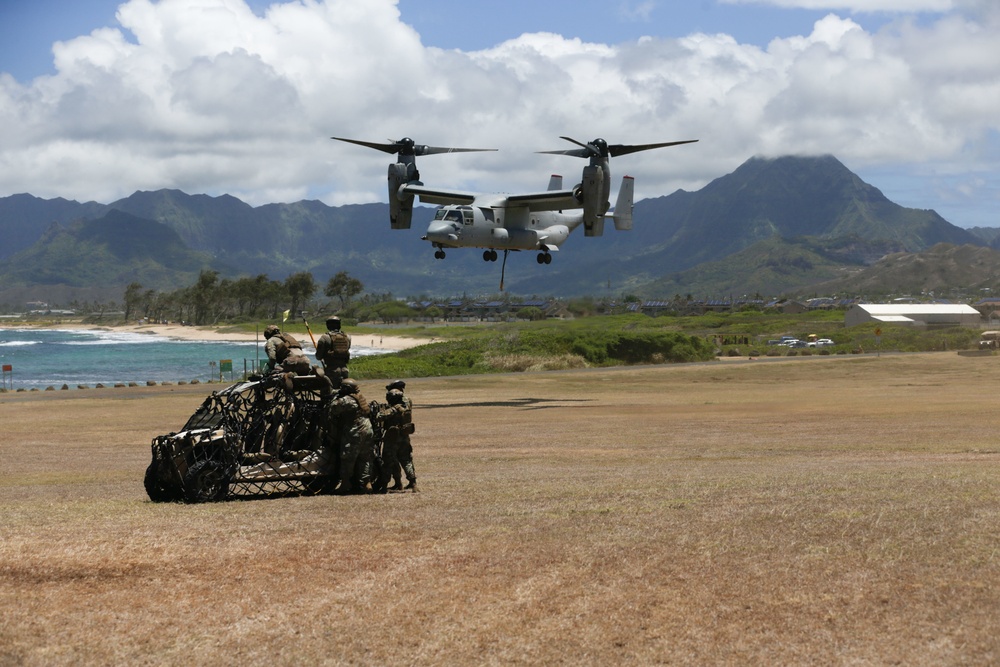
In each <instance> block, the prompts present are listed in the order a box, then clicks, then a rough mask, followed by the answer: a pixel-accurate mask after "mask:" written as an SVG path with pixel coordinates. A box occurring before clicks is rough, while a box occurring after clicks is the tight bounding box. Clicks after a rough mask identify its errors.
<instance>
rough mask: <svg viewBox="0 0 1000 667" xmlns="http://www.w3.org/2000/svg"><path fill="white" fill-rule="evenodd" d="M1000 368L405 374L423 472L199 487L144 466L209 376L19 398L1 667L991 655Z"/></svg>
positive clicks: (821, 362)
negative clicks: (211, 497)
mask: <svg viewBox="0 0 1000 667" xmlns="http://www.w3.org/2000/svg"><path fill="white" fill-rule="evenodd" d="M998 375H1000V357H990V358H965V357H959V356H957V355H955V354H953V353H941V354H922V355H907V356H891V357H882V358H881V359H875V358H872V357H864V358H859V357H814V358H811V359H791V360H773V361H772V360H758V361H754V362H746V361H741V360H740V361H725V362H717V363H714V364H709V365H695V366H657V367H644V368H628V369H613V370H606V369H605V370H589V369H588V370H581V371H569V372H560V373H537V374H522V375H510V376H472V377H463V378H452V379H433V380H414V381H412V382H411V383H408V393H410V394H411V396H412V398H413V399H414V401H415V403H416V408H415V420H416V422H417V433H416V434H415V435H414V436H413V439H414V444H415V449H416V452H415V457H416V465H417V470H418V473H419V475H420V486H421V488H422V492H421V493H419V494H396V495H389V496H368V497H349V498H340V497H331V496H320V497H311V498H287V499H272V500H259V501H246V502H228V503H220V504H212V505H199V506H192V505H157V504H153V503H150V502H148V501H147V500H146V497H145V494H144V492H143V489H142V481H141V480H142V472H143V470H144V468H145V466H146V464H147V462H148V458H149V446H148V442H149V440H150V438H151V437H152V436H153V435H156V434H158V433H162V432H166V431H169V430H172V429H175V428H177V427H178V426H179V425H180V424H181V423H183V421H184V419H185V418H186V417H187V415H188V414H189V413H190V412H191V411H192V410H193V409H194V408H195V407H196V406H197V404H198V403H199V401H200V398H201V396H202V394H203V393H204V392H205V388H204V387H201V388H198V387H175V388H171V389H170V390H167V389H161V388H155V389H146V388H141V389H131V390H101V392H103V393H99V392H98V391H90V392H69V393H68V394H67V393H66V392H59V393H57V394H56V395H53V394H34V395H28V394H14V395H12V394H6V395H3V396H0V424H2V427H0V428H2V431H3V432H2V434H0V437H2V447H0V452H2V453H0V510H2V512H3V517H2V518H3V520H2V523H0V538H2V541H0V609H3V612H2V616H0V664H3V665H6V664H14V665H20V664H24V665H58V664H166V665H171V664H177V665H180V664H189V663H197V664H237V663H238V664H252V663H254V662H260V663H262V664H275V665H286V664H287V665H292V664H296V665H297V664H300V663H303V662H304V663H306V664H340V663H348V664H351V663H353V664H377V663H381V662H384V663H389V664H414V663H420V664H511V663H518V664H519V663H534V664H560V663H565V664H580V663H582V664H615V663H633V664H647V663H666V664H734V665H736V664H817V665H826V664H851V665H855V664H861V665H865V664H876V665H884V664H907V665H940V664H990V663H994V664H995V663H996V662H998V661H1000V638H998V633H997V631H996V629H997V625H998V619H1000V595H998V594H997V591H998V590H1000V562H998V561H1000V559H998V554H997V552H998V548H1000V536H998V531H997V523H998V500H1000V465H998V464H1000V445H998V444H997V430H998V429H997V427H998V418H997V416H996V398H995V391H996V389H995V387H996V378H997V377H998ZM378 388H379V389H381V387H380V386H379V387H378ZM372 393H379V392H378V391H375V390H373V391H372Z"/></svg>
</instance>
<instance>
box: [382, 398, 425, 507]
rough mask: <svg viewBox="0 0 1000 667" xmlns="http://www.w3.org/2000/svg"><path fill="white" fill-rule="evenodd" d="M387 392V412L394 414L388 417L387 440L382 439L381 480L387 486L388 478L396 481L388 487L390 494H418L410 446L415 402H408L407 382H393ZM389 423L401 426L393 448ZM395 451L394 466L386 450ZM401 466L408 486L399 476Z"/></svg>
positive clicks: (394, 439) (397, 429)
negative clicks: (396, 492) (400, 492)
mask: <svg viewBox="0 0 1000 667" xmlns="http://www.w3.org/2000/svg"><path fill="white" fill-rule="evenodd" d="M385 388H386V390H387V392H386V395H385V399H386V401H387V402H388V404H387V405H386V410H385V411H383V414H384V413H385V412H390V411H391V415H392V416H391V417H389V416H387V418H386V419H387V421H386V425H385V428H386V437H385V438H384V440H383V445H382V470H383V472H382V480H384V482H385V483H386V484H388V483H389V477H388V475H391V476H392V478H393V485H392V486H391V487H389V490H390V491H401V490H403V489H404V488H406V489H412V490H413V491H414V493H416V491H417V473H416V471H415V470H414V468H413V445H412V444H410V434H411V433H413V431H414V427H413V401H411V400H410V399H409V397H407V396H406V395H405V394H403V390H404V389H405V388H406V383H405V382H403V381H402V380H396V381H394V382H390V383H389V384H387V385H386V386H385ZM390 421H395V422H396V423H397V424H398V427H397V428H396V429H395V431H394V432H393V433H392V436H391V445H390V435H389V433H390V431H389V423H390ZM390 448H391V449H392V456H393V458H395V459H396V461H395V462H393V463H391V464H390V463H388V462H387V461H386V453H385V450H386V449H390ZM400 467H402V469H403V472H405V473H406V481H407V484H406V486H405V487H404V486H402V479H401V477H400V474H399V469H400Z"/></svg>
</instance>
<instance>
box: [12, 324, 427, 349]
mask: <svg viewBox="0 0 1000 667" xmlns="http://www.w3.org/2000/svg"><path fill="white" fill-rule="evenodd" d="M24 327H29V328H37V329H80V330H88V331H121V332H128V333H139V334H149V335H151V336H165V337H168V338H174V339H177V340H213V341H252V340H258V336H257V335H256V334H254V333H248V332H244V331H230V330H226V329H219V328H217V327H195V326H184V325H181V324H177V323H173V324H122V325H101V324H85V323H82V322H45V323H37V324H36V323H32V324H30V325H16V324H12V323H2V324H0V328H24ZM324 331H325V329H323V327H322V326H320V327H318V328H317V329H314V330H313V335H315V336H316V338H319V336H320V335H322V334H323V333H324ZM345 331H347V333H349V334H351V331H350V329H345ZM295 336H296V337H299V336H300V334H299V333H296V334H295ZM351 338H352V343H353V344H354V345H359V346H363V347H372V348H376V349H380V350H386V351H398V350H406V349H409V348H411V347H415V346H417V345H423V344H424V343H426V342H427V341H425V340H420V339H417V338H407V337H405V336H385V335H381V334H379V335H372V334H351ZM259 340H260V341H261V343H263V341H264V334H263V331H262V332H261V333H260V336H259ZM300 340H302V342H303V344H307V343H309V342H310V341H309V337H308V334H306V335H305V336H303V337H302V338H301V339H300Z"/></svg>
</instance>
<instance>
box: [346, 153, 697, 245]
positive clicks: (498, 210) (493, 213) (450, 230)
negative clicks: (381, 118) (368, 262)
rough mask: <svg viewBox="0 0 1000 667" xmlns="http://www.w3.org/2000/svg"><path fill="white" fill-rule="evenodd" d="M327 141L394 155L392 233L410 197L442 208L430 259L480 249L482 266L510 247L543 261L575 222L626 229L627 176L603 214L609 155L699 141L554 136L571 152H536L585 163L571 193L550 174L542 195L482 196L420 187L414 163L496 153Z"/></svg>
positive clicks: (594, 230)
mask: <svg viewBox="0 0 1000 667" xmlns="http://www.w3.org/2000/svg"><path fill="white" fill-rule="evenodd" d="M331 138H332V139H336V140H337V141H346V142H348V143H351V144H357V145H359V146H367V147H368V148H374V149H375V150H379V151H382V152H384V153H395V154H396V156H397V159H396V162H395V163H393V164H390V165H389V222H390V225H391V227H392V228H393V229H409V228H410V223H411V220H412V216H413V201H414V198H419V199H420V201H421V202H423V203H427V204H440V205H441V206H442V208H440V209H438V211H437V213H436V214H435V216H434V220H433V221H431V223H430V225H429V226H428V227H427V233H426V234H425V235H424V236H423V237H422V238H423V239H424V240H426V241H430V243H431V245H433V246H434V248H435V249H436V250H435V252H434V257H435V258H437V259H444V257H445V248H484V249H485V250H484V251H483V259H484V260H485V261H488V262H495V261H496V260H497V250H503V251H504V259H505V260H506V257H507V253H508V252H510V251H511V250H515V251H518V250H527V251H532V250H537V251H538V258H537V259H538V263H539V264H550V263H551V262H552V254H551V253H553V252H555V251H557V250H559V246H560V245H562V243H563V242H564V241H565V240H566V239H567V238H569V234H570V232H572V231H573V230H574V229H576V228H577V227H579V226H580V225H583V230H584V235H585V236H601V235H603V234H604V222H605V220H606V219H608V218H610V219H611V220H612V221H613V222H614V225H615V229H617V230H629V229H631V228H632V196H633V188H634V181H633V179H632V177H631V176H625V177H624V178H623V179H622V184H621V187H620V188H619V190H618V198H617V200H616V203H615V208H614V210H613V212H612V213H608V210H609V209H610V207H611V203H610V195H611V169H610V167H609V161H610V158H612V157H616V156H619V155H628V154H629V153H637V152H639V151H647V150H651V149H653V148H664V147H666V146H677V145H680V144H690V143H694V142H696V141H698V140H697V139H689V140H685V141H670V142H666V143H658V144H641V145H634V146H628V145H622V144H608V143H607V142H606V141H605V140H604V139H594V140H593V141H590V142H588V143H583V142H580V141H577V140H575V139H572V138H570V137H560V138H561V139H564V140H566V141H569V142H570V143H573V144H576V145H577V146H578V148H572V149H567V150H556V151H539V152H540V153H543V154H552V155H571V156H574V157H581V158H589V159H590V163H589V164H588V165H587V166H586V167H584V168H583V176H582V178H581V180H580V183H578V184H577V185H576V186H575V187H574V188H573V189H571V190H564V189H563V183H562V176H558V175H553V176H552V177H551V178H550V179H549V185H548V189H547V190H545V191H544V192H531V193H527V194H481V193H472V192H462V191H458V190H446V189H443V188H431V187H427V186H426V185H424V184H423V183H422V182H421V181H420V172H419V171H418V170H417V163H416V158H417V156H422V155H436V154H441V153H468V152H480V151H495V150H496V149H494V148H445V147H440V146H423V145H420V144H417V143H415V142H414V141H413V140H412V139H410V138H409V137H407V138H404V139H400V140H399V141H390V142H389V143H375V142H370V141H359V140H357V139H344V138H342V137H331ZM580 209H582V210H580Z"/></svg>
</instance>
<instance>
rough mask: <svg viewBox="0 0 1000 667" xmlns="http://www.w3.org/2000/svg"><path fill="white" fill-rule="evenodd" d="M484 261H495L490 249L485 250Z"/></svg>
mask: <svg viewBox="0 0 1000 667" xmlns="http://www.w3.org/2000/svg"><path fill="white" fill-rule="evenodd" d="M483 261H484V262H492V261H493V258H492V257H491V256H490V251H489V250H484V251H483Z"/></svg>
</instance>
